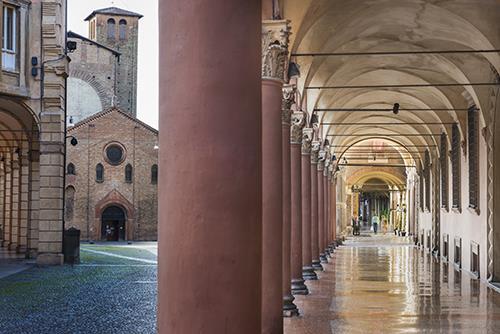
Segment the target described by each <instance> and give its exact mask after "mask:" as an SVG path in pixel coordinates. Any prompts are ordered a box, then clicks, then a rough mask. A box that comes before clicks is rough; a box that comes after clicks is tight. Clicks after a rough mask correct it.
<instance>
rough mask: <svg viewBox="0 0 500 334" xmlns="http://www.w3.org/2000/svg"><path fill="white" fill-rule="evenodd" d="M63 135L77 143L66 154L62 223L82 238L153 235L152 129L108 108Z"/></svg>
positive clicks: (154, 170) (154, 140)
mask: <svg viewBox="0 0 500 334" xmlns="http://www.w3.org/2000/svg"><path fill="white" fill-rule="evenodd" d="M117 125H119V126H117ZM68 136H69V138H68V141H69V140H71V138H72V137H75V138H77V139H78V145H76V146H72V147H71V149H68V155H67V167H66V168H67V170H66V172H67V173H66V174H67V176H66V201H65V203H66V210H65V221H66V225H67V227H76V228H78V229H79V230H81V231H82V234H81V237H82V239H83V240H108V241H118V240H156V239H157V200H158V198H157V178H158V153H157V151H158V146H157V145H158V131H156V130H155V129H153V128H151V127H150V126H148V125H146V124H144V123H143V122H141V121H139V120H137V119H136V118H134V117H132V116H130V115H129V114H128V113H125V112H123V111H120V110H118V109H116V108H111V109H108V110H106V111H103V112H100V113H97V114H95V115H93V116H91V117H89V118H87V119H85V120H83V121H81V122H79V123H77V124H75V126H74V127H72V128H70V129H69V130H68ZM68 146H69V144H68Z"/></svg>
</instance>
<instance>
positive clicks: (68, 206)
mask: <svg viewBox="0 0 500 334" xmlns="http://www.w3.org/2000/svg"><path fill="white" fill-rule="evenodd" d="M64 195H65V198H64V217H65V219H66V221H70V220H72V219H73V213H74V206H75V187H73V186H68V187H67V188H66V192H65V194H64Z"/></svg>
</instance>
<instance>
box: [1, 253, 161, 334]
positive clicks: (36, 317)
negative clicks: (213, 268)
mask: <svg viewBox="0 0 500 334" xmlns="http://www.w3.org/2000/svg"><path fill="white" fill-rule="evenodd" d="M95 251H97V252H101V253H102V254H100V253H96V252H95ZM109 254H111V255H109ZM113 255H116V256H113ZM155 262H156V244H154V243H153V244H152V243H137V244H133V245H130V246H128V245H125V244H99V245H82V251H81V265H76V266H74V267H71V266H63V267H46V268H40V267H36V266H33V267H31V268H29V269H26V270H24V271H22V272H20V273H17V274H15V275H11V276H8V277H4V278H3V279H0V333H1V334H24V333H26V334H28V333H33V334H34V333H36V334H40V333H42V334H45V333H47V334H59V333H72V334H73V333H98V334H101V333H102V334H106V333H110V334H111V333H113V334H116V333H138V334H139V333H141V334H143V333H144V334H148V333H156V293H157V288H156V281H157V267H156V264H154V263H155Z"/></svg>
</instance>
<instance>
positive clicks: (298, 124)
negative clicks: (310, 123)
mask: <svg viewBox="0 0 500 334" xmlns="http://www.w3.org/2000/svg"><path fill="white" fill-rule="evenodd" d="M305 125H306V115H305V113H304V112H303V111H294V112H293V113H292V124H291V129H290V143H291V144H302V129H303V128H304V126H305Z"/></svg>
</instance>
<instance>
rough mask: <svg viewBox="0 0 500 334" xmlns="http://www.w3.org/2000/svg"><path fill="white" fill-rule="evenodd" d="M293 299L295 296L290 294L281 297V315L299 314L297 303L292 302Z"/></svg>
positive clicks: (291, 315) (296, 315)
mask: <svg viewBox="0 0 500 334" xmlns="http://www.w3.org/2000/svg"><path fill="white" fill-rule="evenodd" d="M294 300H295V297H294V296H292V295H291V294H290V295H287V296H285V297H283V316H284V317H285V318H290V317H298V316H299V309H298V308H297V305H295V304H294V303H293V301H294Z"/></svg>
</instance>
